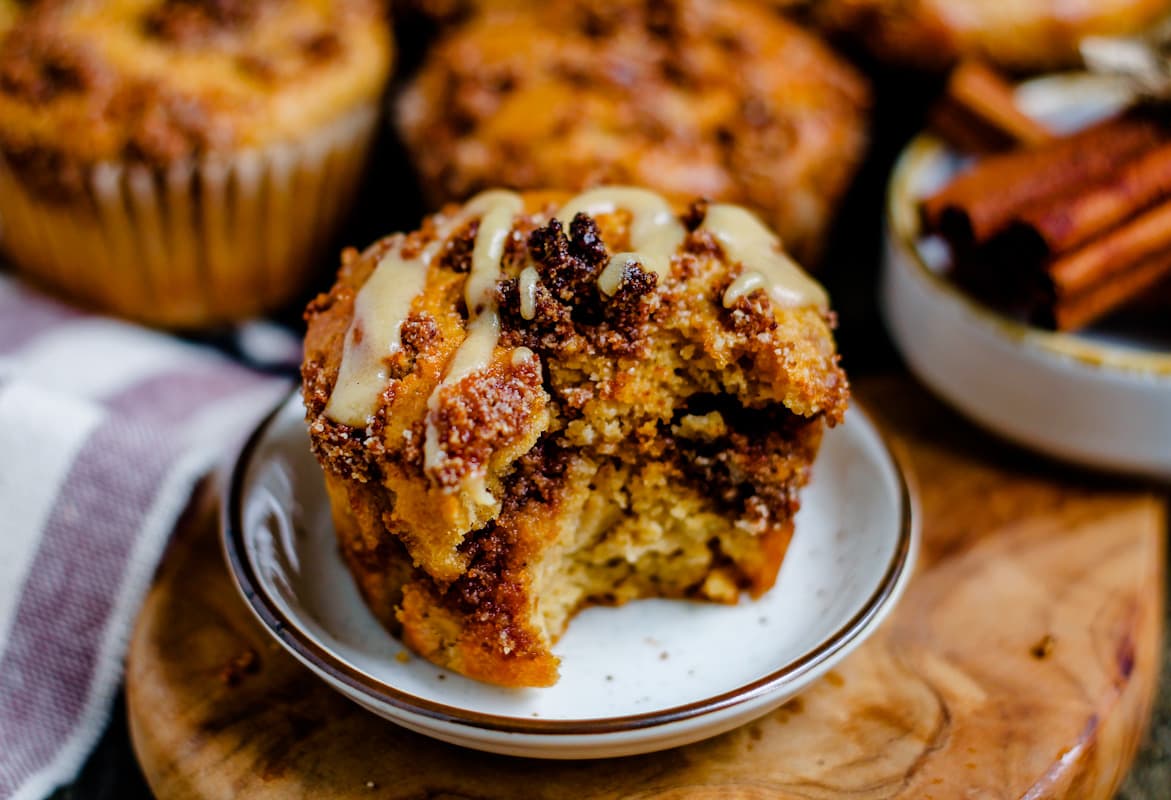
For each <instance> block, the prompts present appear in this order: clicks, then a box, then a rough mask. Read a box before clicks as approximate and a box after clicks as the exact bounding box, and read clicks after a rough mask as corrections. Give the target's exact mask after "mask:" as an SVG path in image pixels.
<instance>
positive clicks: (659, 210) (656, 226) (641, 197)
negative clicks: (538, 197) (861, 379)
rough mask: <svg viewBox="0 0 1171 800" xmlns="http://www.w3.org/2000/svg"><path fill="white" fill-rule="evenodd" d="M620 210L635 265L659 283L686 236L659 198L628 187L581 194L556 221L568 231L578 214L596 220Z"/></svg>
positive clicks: (666, 204)
mask: <svg viewBox="0 0 1171 800" xmlns="http://www.w3.org/2000/svg"><path fill="white" fill-rule="evenodd" d="M620 208H622V209H626V210H627V211H629V212H630V214H631V220H630V247H631V249H633V250H634V251H636V252H637V254H638V258H637V261H638V262H639V263H640V264H642V265H643V267H645V268H646V269H647V270H648V271H650V272H653V273H655V274H656V275H658V276H659V280H660V282H661V281H662V279H663V278H665V277H666V276H667V274H668V272H669V271H670V269H671V256H673V255H674V254H675V251H676V250H678V249H679V245H680V244H682V243H683V238H684V237H685V236H686V235H687V231H686V229H685V228H684V227H683V223H681V222H680V221H679V218H678V217H676V216H675V212H674V211H672V210H671V206H670V204H669V203H668V202H667V201H666V200H664V199H663V197H662V196H661V195H658V194H656V193H654V192H651V191H648V190H646V189H636V188H634V187H630V186H603V187H600V188H598V189H590V190H589V191H586V192H582V193H581V194H579V195H578V196H577V197H575V198H573V199H572V200H570V201H569V202H568V203H566V204H565V205H564V206H563V207H562V208H561V211H559V212H558V213H557V219H558V220H560V221H561V224H562V225H563V226H564V227H565V229H566V230H568V229H569V224H570V223H571V222H573V218H574V217H575V216H576V215H577V214H578V212H582V213H585V214H589V215H590V216H591V217H596V216H597V215H598V214H612V213H614V212H615V211H617V210H618V209H620ZM611 264H613V260H612V259H611ZM609 266H610V265H607V269H609ZM604 272H605V270H603V274H604ZM619 277H621V270H619ZM618 284H621V280H619V281H618ZM616 290H617V289H615V291H616ZM603 291H605V290H604V289H603ZM609 294H613V292H610V293H609Z"/></svg>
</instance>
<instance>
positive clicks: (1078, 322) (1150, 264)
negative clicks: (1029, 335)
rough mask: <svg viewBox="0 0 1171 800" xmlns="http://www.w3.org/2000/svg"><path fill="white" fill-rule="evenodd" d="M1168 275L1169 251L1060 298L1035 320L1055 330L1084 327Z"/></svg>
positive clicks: (1170, 272) (1169, 271)
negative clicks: (1083, 289) (1081, 290)
mask: <svg viewBox="0 0 1171 800" xmlns="http://www.w3.org/2000/svg"><path fill="white" fill-rule="evenodd" d="M1169 275H1171V251H1164V252H1162V253H1159V254H1157V255H1154V256H1151V257H1150V258H1148V259H1146V260H1144V261H1142V262H1140V263H1138V264H1135V265H1133V266H1132V267H1131V268H1130V269H1129V270H1127V271H1125V272H1123V273H1121V274H1117V275H1114V276H1113V277H1112V278H1110V279H1109V280H1105V281H1101V282H1099V283H1097V284H1095V285H1093V286H1091V287H1090V288H1088V289H1086V290H1085V291H1083V292H1081V293H1079V294H1076V295H1072V296H1070V297H1066V298H1063V299H1062V300H1060V301H1059V302H1057V303H1056V304H1054V305H1053V306H1051V307H1049V308H1047V309H1043V310H1042V311H1041V312H1040V313H1039V314H1038V315H1037V317H1036V320H1035V321H1036V322H1037V323H1038V324H1041V325H1045V326H1046V327H1049V328H1052V329H1054V330H1059V331H1072V330H1077V329H1079V328H1084V327H1085V326H1086V325H1089V324H1090V323H1091V322H1094V321H1095V320H1097V319H1100V318H1101V317H1104V316H1105V315H1106V314H1108V313H1110V312H1111V311H1114V310H1116V309H1118V308H1120V307H1121V306H1124V305H1126V304H1128V303H1130V302H1132V301H1133V300H1134V299H1135V298H1137V297H1139V296H1140V295H1142V294H1143V293H1145V292H1147V291H1149V290H1150V289H1152V288H1153V287H1154V286H1156V285H1157V284H1158V283H1159V282H1160V281H1162V280H1163V279H1164V278H1166V277H1167V276H1169Z"/></svg>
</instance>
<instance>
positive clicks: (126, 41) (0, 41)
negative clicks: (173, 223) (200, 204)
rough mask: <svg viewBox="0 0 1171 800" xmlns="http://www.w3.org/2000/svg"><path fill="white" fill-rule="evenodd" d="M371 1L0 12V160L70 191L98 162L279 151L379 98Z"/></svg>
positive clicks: (379, 32) (156, 0)
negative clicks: (278, 146) (276, 146)
mask: <svg viewBox="0 0 1171 800" xmlns="http://www.w3.org/2000/svg"><path fill="white" fill-rule="evenodd" d="M390 57H391V50H390V38H389V31H388V28H387V25H386V24H385V21H384V18H383V14H382V9H381V7H380V4H379V3H377V2H375V0H341V2H331V1H330V0H257V1H256V2H243V0H117V1H115V2H90V1H88V0H31V2H16V1H15V0H0V148H2V149H3V152H4V155H5V157H6V158H7V159H8V161H9V162H10V163H11V164H12V165H14V166H15V167H17V168H18V169H20V170H21V171H22V173H25V174H28V175H29V177H30V180H32V182H34V183H35V184H37V185H41V186H44V187H51V188H57V189H62V188H64V189H67V190H68V189H72V190H74V191H79V190H80V187H81V181H80V178H79V175H80V172H81V170H82V169H83V168H84V167H87V166H89V165H92V164H95V163H98V162H102V161H123V162H124V161H130V162H135V161H137V162H142V163H147V164H150V165H153V166H165V165H167V164H170V163H173V162H174V161H176V160H179V159H182V158H186V157H189V156H201V155H207V154H214V153H217V152H230V151H238V150H240V149H244V148H249V147H260V146H264V145H268V144H271V143H274V142H280V141H285V140H288V139H293V138H295V137H297V136H298V135H300V134H304V133H305V132H306V131H311V130H313V129H315V128H316V127H318V126H322V125H325V124H328V123H329V122H331V121H333V120H335V119H337V118H338V116H339V115H344V114H345V113H346V112H347V111H348V110H350V109H352V108H354V107H356V106H358V105H361V104H363V103H368V102H369V101H370V100H372V99H374V98H376V97H377V96H378V95H379V93H380V92H381V90H382V86H383V84H384V81H385V78H386V75H387V72H388V69H389V60H390Z"/></svg>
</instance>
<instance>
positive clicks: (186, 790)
mask: <svg viewBox="0 0 1171 800" xmlns="http://www.w3.org/2000/svg"><path fill="white" fill-rule="evenodd" d="M858 394H859V395H860V397H861V398H862V400H863V402H864V403H865V404H866V406H867V408H868V410H870V411H871V412H872V413H873V414H874V415H875V417H876V418H877V419H878V420H879V421H880V423H881V424H882V425H883V427H884V429H885V430H886V431H887V433H888V434H889V435H890V436H891V438H892V440H893V441H894V444H895V447H896V449H897V450H899V451H901V453H902V455H903V456H904V458H905V461H906V463H907V465H908V467H909V473H910V477H911V479H912V481H913V482H914V483H915V484H917V488H918V494H919V499H920V504H921V509H922V515H923V517H922V519H923V533H924V550H923V553H922V556H921V560H920V566H919V569H918V573H917V574H916V576H915V578H914V580H913V581H912V583H911V585H910V587H909V589H908V591H907V594H906V596H905V597H904V599H903V601H902V603H901V605H900V606H899V608H898V609H897V610H896V611H895V613H894V614H893V615H892V617H891V618H890V619H889V620H888V621H887V623H886V624H885V625H884V626H883V627H882V629H881V630H880V631H879V632H878V633H877V634H876V635H875V636H874V637H873V638H872V639H871V640H870V641H869V642H867V643H866V644H865V645H864V646H863V647H862V648H860V649H859V650H858V651H857V652H856V653H855V654H854V655H852V656H851V657H850V658H848V659H847V660H846V661H845V662H843V664H842V665H841V666H840V667H839V668H838V669H837V670H835V671H834V672H832V673H830V675H829V676H828V677H827V678H826V679H824V680H823V681H821V682H820V683H819V684H817V685H816V686H815V687H814V688H813V689H811V690H810V691H809V692H807V693H806V694H804V695H803V696H801V697H799V698H797V699H795V700H793V701H791V702H790V703H788V704H787V705H786V706H784V707H783V708H781V709H779V710H778V711H776V712H774V713H772V714H770V715H768V716H766V717H764V718H763V719H760V720H758V721H757V722H754V723H751V724H749V725H747V726H745V727H743V728H740V729H738V730H735V731H732V732H731V733H727V734H724V735H722V736H719V737H717V738H715V739H710V740H708V741H705V742H700V743H698V744H694V745H689V746H687V747H683V748H679V749H676V750H670V751H666V752H662V753H655V754H650V755H645V756H636V757H631V758H624V759H614V760H606V761H582V762H542V761H536V760H525V759H516V758H508V757H502V756H492V755H488V754H483V753H478V752H474V751H470V750H463V749H460V748H458V747H454V746H450V745H446V744H442V743H439V742H435V741H432V740H429V739H426V738H424V737H421V736H419V735H416V734H413V733H409V732H407V731H405V730H402V729H399V728H397V727H395V726H394V725H392V724H390V723H388V722H385V721H383V720H381V719H378V718H376V717H374V716H372V715H370V714H368V713H367V712H365V711H363V710H361V709H360V708H358V707H357V706H356V705H353V704H351V703H350V702H349V701H347V700H345V699H343V698H342V697H341V696H339V695H337V694H335V693H334V692H333V691H332V690H330V689H328V688H327V687H326V686H325V685H324V684H323V683H321V682H319V681H318V680H317V679H316V678H315V677H313V676H312V675H311V674H310V673H309V672H308V671H307V670H305V669H304V668H303V667H301V666H300V665H299V664H297V663H296V662H295V661H293V659H292V658H291V657H290V656H288V655H286V654H285V653H284V652H283V651H282V650H281V649H280V648H279V646H278V645H277V644H275V642H273V641H272V640H271V639H270V638H269V637H268V636H267V635H266V634H265V633H264V632H263V631H262V630H260V628H259V626H258V625H257V623H255V622H254V621H253V619H252V617H251V615H250V613H249V612H248V611H247V610H246V609H245V607H244V605H243V602H242V601H241V600H240V599H239V597H237V595H236V593H235V590H234V588H233V587H232V585H231V582H230V579H229V577H228V575H227V572H226V570H225V567H224V565H223V561H222V557H221V555H220V551H219V548H218V542H217V541H216V536H215V530H214V527H215V520H214V514H212V513H210V511H209V510H208V509H206V508H205V509H203V510H202V511H201V512H198V513H196V514H194V515H193V516H192V517H191V519H189V520H188V522H187V524H186V525H185V526H184V530H183V531H182V533H181V534H180V535H179V536H178V537H177V539H176V541H175V543H174V545H173V546H172V550H171V552H170V553H169V554H168V556H167V558H166V559H165V561H164V563H163V565H162V567H161V568H160V571H159V575H158V578H157V581H156V584H155V586H154V587H153V589H152V591H151V593H150V596H149V598H148V600H147V602H146V605H145V607H144V609H143V611H142V615H141V617H140V619H139V621H138V625H137V628H136V630H135V633H134V638H133V642H132V645H131V650H130V655H129V663H128V672H127V702H128V713H129V719H130V727H131V733H132V736H133V741H134V745H135V749H136V752H137V754H138V757H139V760H140V762H141V764H142V767H143V770H144V772H145V774H146V776H147V779H148V781H149V782H150V784H151V787H152V788H153V789H154V791H155V792H156V793H157V794H158V796H159V797H162V798H233V797H236V798H246V799H250V798H278V797H279V798H286V797H301V796H312V797H319V796H327V795H328V796H331V797H340V798H349V797H361V798H370V797H387V798H432V799H434V800H438V798H512V797H525V798H561V797H575V798H619V797H623V798H630V797H633V798H660V799H661V800H667V799H668V798H672V799H682V798H708V797H711V798H715V797H721V798H723V797H733V798H770V799H772V798H778V799H784V798H810V799H817V800H820V799H822V798H859V799H861V798H865V799H867V800H869V799H871V798H875V799H877V798H916V800H932V799H933V798H934V799H935V800H942V799H943V798H959V797H964V798H1042V797H1077V798H1109V797H1112V796H1113V793H1114V791H1115V790H1116V788H1117V786H1118V784H1119V783H1120V782H1121V780H1122V777H1123V775H1124V773H1125V770H1126V768H1127V766H1128V765H1129V763H1130V761H1131V759H1132V757H1133V755H1134V751H1135V749H1136V747H1137V745H1138V743H1139V741H1140V739H1141V737H1142V734H1143V731H1144V729H1145V725H1146V721H1147V718H1148V715H1149V711H1150V704H1151V701H1152V698H1153V694H1154V689H1155V683H1156V675H1157V668H1158V664H1157V657H1158V653H1159V648H1160V638H1161V625H1162V622H1161V620H1162V602H1163V596H1164V593H1163V581H1164V574H1163V571H1164V570H1163V564H1164V549H1165V538H1166V513H1165V509H1164V507H1163V505H1162V503H1161V501H1160V500H1158V499H1157V498H1156V497H1155V496H1154V495H1153V494H1151V493H1146V492H1143V491H1141V490H1136V489H1135V488H1133V487H1126V486H1124V485H1122V484H1108V485H1103V484H1102V481H1103V479H1102V478H1098V477H1094V476H1091V475H1086V474H1083V473H1077V472H1066V471H1063V470H1061V469H1060V468H1057V467H1054V466H1053V465H1052V464H1049V463H1047V462H1044V461H1041V460H1039V459H1036V458H1034V457H1032V456H1029V455H1026V454H1024V453H1022V452H1020V451H1017V450H1015V449H1012V448H1010V447H1008V446H1006V445H1003V444H1000V443H998V442H995V441H993V440H991V439H990V438H989V437H987V436H986V435H984V434H982V433H980V432H978V431H976V430H974V429H972V428H971V427H969V426H968V425H967V424H965V423H963V422H962V421H960V420H959V419H958V418H957V417H955V416H954V415H953V414H951V413H950V412H949V411H947V410H945V409H944V408H943V407H942V406H941V405H939V404H938V403H937V402H936V401H934V400H932V399H931V398H929V397H928V396H927V395H926V394H924V393H923V392H922V390H920V389H918V388H914V386H913V385H912V384H911V383H909V382H908V381H906V380H905V379H889V380H881V381H878V382H869V383H866V384H864V385H863V386H862V387H860V390H859V392H858Z"/></svg>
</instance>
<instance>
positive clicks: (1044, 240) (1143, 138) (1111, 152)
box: [921, 108, 1171, 331]
mask: <svg viewBox="0 0 1171 800" xmlns="http://www.w3.org/2000/svg"><path fill="white" fill-rule="evenodd" d="M1169 117H1171V115H1168V114H1166V112H1163V111H1159V110H1156V109H1150V108H1144V109H1134V110H1130V111H1128V112H1126V113H1124V114H1123V115H1121V116H1118V117H1115V118H1112V119H1108V120H1105V121H1103V122H1100V123H1097V124H1095V125H1093V126H1091V127H1089V128H1087V129H1085V130H1082V131H1080V132H1078V133H1075V134H1073V135H1071V136H1066V137H1062V138H1038V139H1036V140H1034V141H1031V142H1029V143H1028V144H1031V145H1032V146H1020V147H1018V148H1017V149H1015V150H1011V151H1009V152H1006V153H1002V154H997V155H992V156H989V157H986V158H983V159H982V160H980V161H978V162H977V163H976V165H975V166H973V167H972V168H971V169H969V170H968V171H967V172H964V173H962V174H961V175H960V176H959V177H957V178H956V179H955V180H954V181H952V183H951V184H949V185H948V186H946V187H945V188H944V189H943V190H941V191H940V192H938V193H937V194H935V195H934V196H932V197H930V198H928V199H927V200H926V201H924V203H923V204H922V207H921V213H922V219H923V227H924V230H925V231H926V232H927V233H936V234H940V235H942V236H943V237H944V238H945V239H946V240H947V241H948V243H949V244H950V245H951V248H952V253H953V256H954V262H955V267H954V276H955V278H956V280H957V281H958V282H959V283H961V284H962V285H964V286H965V287H967V288H968V289H969V290H970V291H972V292H973V293H975V294H978V295H979V296H981V297H982V298H983V299H985V300H986V301H988V302H990V303H993V304H995V305H997V306H1000V307H1005V308H1007V309H1008V310H1012V311H1016V312H1020V313H1023V314H1025V315H1026V316H1027V317H1028V318H1029V319H1030V321H1032V322H1034V323H1035V324H1039V325H1042V326H1045V327H1049V328H1052V329H1056V330H1063V331H1068V330H1075V329H1078V328H1081V327H1084V326H1086V325H1088V324H1090V323H1091V322H1094V321H1095V320H1097V319H1099V318H1101V317H1102V316H1104V315H1106V314H1108V313H1110V312H1112V311H1115V310H1116V309H1118V308H1120V307H1121V306H1124V305H1126V304H1129V303H1131V302H1133V301H1135V300H1137V299H1140V298H1142V297H1143V295H1144V294H1147V293H1149V292H1150V291H1152V290H1153V288H1154V287H1155V286H1156V285H1157V284H1159V283H1160V282H1161V281H1163V280H1164V279H1166V278H1168V276H1171V118H1169Z"/></svg>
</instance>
